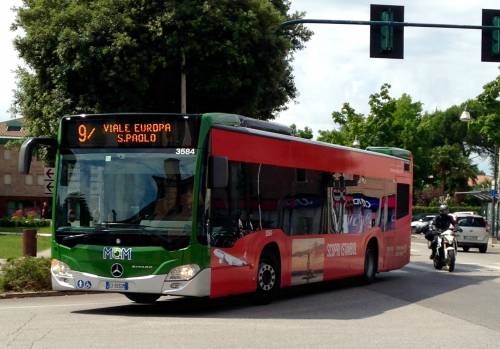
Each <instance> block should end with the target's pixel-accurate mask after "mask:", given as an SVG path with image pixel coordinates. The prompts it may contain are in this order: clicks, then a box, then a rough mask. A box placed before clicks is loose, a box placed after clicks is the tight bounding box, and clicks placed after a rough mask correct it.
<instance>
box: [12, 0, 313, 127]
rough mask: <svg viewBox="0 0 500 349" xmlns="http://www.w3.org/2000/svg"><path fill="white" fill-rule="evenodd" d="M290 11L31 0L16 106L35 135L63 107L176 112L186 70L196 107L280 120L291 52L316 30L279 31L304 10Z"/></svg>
mask: <svg viewBox="0 0 500 349" xmlns="http://www.w3.org/2000/svg"><path fill="white" fill-rule="evenodd" d="M289 11H290V1H288V0H272V1H271V0H239V1H233V0H217V1H215V0H206V1H199V0H183V1H174V0H166V1H148V0H119V1H118V0H95V1H89V0H85V1H77V0H64V1H46V0H29V1H28V0H25V1H24V2H23V5H22V6H20V7H19V8H18V9H17V17H16V21H15V23H14V25H13V29H18V28H19V29H22V31H23V33H24V34H23V36H20V37H17V38H16V40H15V46H16V48H17V51H18V52H19V55H20V56H21V58H23V59H24V60H25V62H26V64H27V67H26V68H19V69H18V72H17V76H18V89H17V91H16V94H15V105H14V110H15V111H16V112H18V113H20V114H21V115H24V116H25V117H26V118H27V120H28V127H29V130H30V131H31V133H32V134H34V135H54V134H55V133H56V129H57V126H58V125H57V120H58V119H59V118H60V117H61V116H62V115H65V114H75V113H99V112H124V111H129V112H139V111H140V112H178V111H179V110H180V75H181V67H183V71H184V72H185V73H186V75H187V109H188V112H190V113H197V112H208V111H225V112H231V113H240V114H245V115H249V116H253V117H258V118H261V119H270V118H273V117H274V115H275V114H276V113H277V112H279V111H281V110H283V109H284V106H285V104H286V103H287V102H288V101H289V100H291V99H293V98H295V96H296V88H295V85H294V82H293V76H292V68H291V61H292V59H293V53H294V52H295V51H297V50H299V49H301V48H303V45H304V43H305V42H306V41H307V40H308V39H309V38H310V36H311V35H312V32H310V31H309V30H307V29H306V28H305V27H303V26H294V27H293V28H287V29H285V30H281V31H279V30H278V26H279V24H280V23H281V22H283V21H285V20H289V19H296V18H300V17H302V16H303V15H304V14H303V13H289ZM183 57H185V65H183V64H182V61H183Z"/></svg>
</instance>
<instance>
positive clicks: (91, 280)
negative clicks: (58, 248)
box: [51, 268, 211, 297]
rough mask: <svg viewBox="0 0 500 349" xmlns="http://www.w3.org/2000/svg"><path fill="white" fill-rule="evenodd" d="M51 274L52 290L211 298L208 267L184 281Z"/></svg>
mask: <svg viewBox="0 0 500 349" xmlns="http://www.w3.org/2000/svg"><path fill="white" fill-rule="evenodd" d="M51 274H52V289H54V290H56V291H99V292H120V293H127V292H131V293H154V294H163V295H172V296H194V297H205V296H209V295H210V274H211V269H210V268H206V269H203V270H201V271H200V272H198V274H196V275H195V276H194V277H193V278H192V279H190V280H187V281H165V279H166V277H167V275H147V276H140V277H132V278H109V277H102V276H98V275H94V274H89V273H82V272H79V271H73V270H72V271H71V275H62V276H61V275H56V274H54V273H53V272H52V273H51Z"/></svg>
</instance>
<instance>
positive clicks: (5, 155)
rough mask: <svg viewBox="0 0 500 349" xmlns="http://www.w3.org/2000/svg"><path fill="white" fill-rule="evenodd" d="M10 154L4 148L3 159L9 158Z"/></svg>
mask: <svg viewBox="0 0 500 349" xmlns="http://www.w3.org/2000/svg"><path fill="white" fill-rule="evenodd" d="M10 158H11V156H10V150H4V151H3V159H4V160H10Z"/></svg>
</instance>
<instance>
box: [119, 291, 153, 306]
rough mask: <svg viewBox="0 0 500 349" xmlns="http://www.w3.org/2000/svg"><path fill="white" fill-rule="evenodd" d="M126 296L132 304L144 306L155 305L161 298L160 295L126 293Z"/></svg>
mask: <svg viewBox="0 0 500 349" xmlns="http://www.w3.org/2000/svg"><path fill="white" fill-rule="evenodd" d="M124 295H125V297H127V298H128V299H130V300H131V301H132V302H135V303H143V304H149V303H154V302H156V300H157V299H158V298H160V295H159V294H153V293H124Z"/></svg>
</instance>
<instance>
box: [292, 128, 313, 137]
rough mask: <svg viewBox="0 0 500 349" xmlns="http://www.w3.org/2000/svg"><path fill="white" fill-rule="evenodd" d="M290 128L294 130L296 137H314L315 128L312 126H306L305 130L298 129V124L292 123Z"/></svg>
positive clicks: (293, 133)
mask: <svg viewBox="0 0 500 349" xmlns="http://www.w3.org/2000/svg"><path fill="white" fill-rule="evenodd" d="M290 129H291V130H292V135H294V136H295V137H300V138H305V139H312V138H313V130H312V128H310V127H307V126H306V127H305V128H304V129H303V130H301V129H297V125H295V124H291V125H290Z"/></svg>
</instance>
